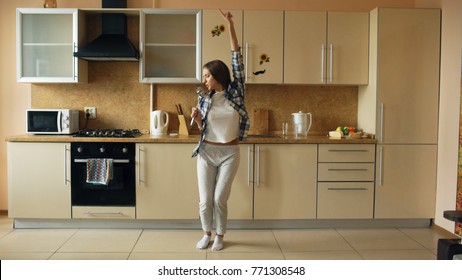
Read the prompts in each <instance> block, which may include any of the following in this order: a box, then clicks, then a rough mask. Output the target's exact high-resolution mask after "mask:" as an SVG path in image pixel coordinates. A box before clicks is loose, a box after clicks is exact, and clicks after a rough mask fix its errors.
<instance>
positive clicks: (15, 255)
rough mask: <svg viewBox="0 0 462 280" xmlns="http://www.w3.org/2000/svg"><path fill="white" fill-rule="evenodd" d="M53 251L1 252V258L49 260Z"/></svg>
mask: <svg viewBox="0 0 462 280" xmlns="http://www.w3.org/2000/svg"><path fill="white" fill-rule="evenodd" d="M52 254H53V253H0V260H47V259H49V258H50V257H51V255H52Z"/></svg>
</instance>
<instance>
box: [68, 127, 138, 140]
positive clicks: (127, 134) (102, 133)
mask: <svg viewBox="0 0 462 280" xmlns="http://www.w3.org/2000/svg"><path fill="white" fill-rule="evenodd" d="M141 135H142V133H141V131H140V130H139V129H127V130H124V129H84V130H80V131H79V132H77V133H76V134H74V137H109V138H135V137H138V136H141Z"/></svg>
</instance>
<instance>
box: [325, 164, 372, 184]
mask: <svg viewBox="0 0 462 280" xmlns="http://www.w3.org/2000/svg"><path fill="white" fill-rule="evenodd" d="M318 181H327V182H336V181H374V164H373V163H318Z"/></svg>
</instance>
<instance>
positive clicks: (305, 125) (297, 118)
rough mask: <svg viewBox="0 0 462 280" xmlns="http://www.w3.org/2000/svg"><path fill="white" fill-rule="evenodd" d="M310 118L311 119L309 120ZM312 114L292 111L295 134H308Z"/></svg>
mask: <svg viewBox="0 0 462 280" xmlns="http://www.w3.org/2000/svg"><path fill="white" fill-rule="evenodd" d="M308 119H309V120H308ZM311 122H312V115H311V113H303V112H302V111H299V112H298V113H292V124H293V127H294V135H295V136H307V135H308V132H309V131H310V128H311Z"/></svg>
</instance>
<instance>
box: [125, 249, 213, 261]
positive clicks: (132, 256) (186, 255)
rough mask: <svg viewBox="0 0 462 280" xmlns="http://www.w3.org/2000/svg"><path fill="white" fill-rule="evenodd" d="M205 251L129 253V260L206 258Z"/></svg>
mask: <svg viewBox="0 0 462 280" xmlns="http://www.w3.org/2000/svg"><path fill="white" fill-rule="evenodd" d="M206 256H207V254H206V252H205V251H202V252H197V253H195V252H189V253H181V252H179V253H131V254H130V256H129V258H128V259H129V260H206Z"/></svg>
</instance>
